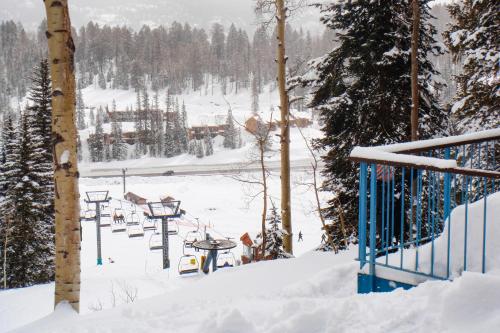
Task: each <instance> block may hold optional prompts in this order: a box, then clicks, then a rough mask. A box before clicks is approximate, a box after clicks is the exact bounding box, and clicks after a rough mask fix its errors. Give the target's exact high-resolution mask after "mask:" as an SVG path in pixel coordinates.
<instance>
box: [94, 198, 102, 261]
mask: <svg viewBox="0 0 500 333" xmlns="http://www.w3.org/2000/svg"><path fill="white" fill-rule="evenodd" d="M95 205H96V206H95V226H96V233H97V265H102V257H101V203H100V202H96V204H95Z"/></svg>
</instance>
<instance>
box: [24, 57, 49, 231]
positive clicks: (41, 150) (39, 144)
mask: <svg viewBox="0 0 500 333" xmlns="http://www.w3.org/2000/svg"><path fill="white" fill-rule="evenodd" d="M51 96H52V91H51V82H50V73H49V66H48V62H47V60H46V59H44V60H42V61H41V62H40V64H39V66H37V67H35V68H34V73H33V76H32V85H31V89H30V92H29V100H30V102H31V106H30V107H29V108H27V110H26V111H25V117H26V118H27V122H28V123H27V124H26V126H28V127H29V131H30V133H29V135H30V136H31V140H30V144H31V146H32V147H30V149H31V150H32V154H31V156H30V162H31V163H32V164H33V169H32V170H31V172H33V177H36V182H37V183H38V185H39V188H38V192H37V196H38V198H39V200H40V201H39V202H38V203H36V204H37V205H38V206H37V207H38V208H39V209H41V211H42V212H43V213H41V214H40V215H39V216H38V219H39V220H40V221H42V222H41V223H45V224H46V225H47V228H49V229H52V228H54V223H55V211H54V199H55V198H54V172H53V169H52V163H53V157H52V97H51ZM23 125H24V124H23Z"/></svg>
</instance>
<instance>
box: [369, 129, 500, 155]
mask: <svg viewBox="0 0 500 333" xmlns="http://www.w3.org/2000/svg"><path fill="white" fill-rule="evenodd" d="M492 140H500V127H498V128H493V129H489V130H484V131H479V132H475V133H469V134H461V135H454V136H448V137H443V138H436V139H428V140H419V141H411V142H404V143H395V144H390V145H384V146H378V147H377V148H378V149H380V150H382V151H386V152H390V153H419V152H422V151H427V150H429V149H440V148H448V147H454V146H461V145H467V144H472V143H479V142H484V141H492Z"/></svg>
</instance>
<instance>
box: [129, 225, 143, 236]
mask: <svg viewBox="0 0 500 333" xmlns="http://www.w3.org/2000/svg"><path fill="white" fill-rule="evenodd" d="M127 234H128V237H129V238H138V237H141V238H142V237H144V229H142V225H140V224H130V225H127Z"/></svg>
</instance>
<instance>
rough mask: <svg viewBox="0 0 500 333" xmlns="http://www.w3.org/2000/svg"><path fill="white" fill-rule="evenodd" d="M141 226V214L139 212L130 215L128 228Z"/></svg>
mask: <svg viewBox="0 0 500 333" xmlns="http://www.w3.org/2000/svg"><path fill="white" fill-rule="evenodd" d="M139 224H141V220H140V218H139V214H137V212H132V213H130V214H128V216H127V226H131V225H139ZM141 229H142V227H141Z"/></svg>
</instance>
